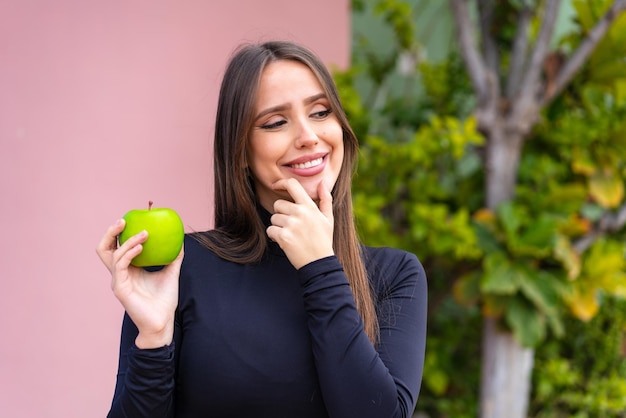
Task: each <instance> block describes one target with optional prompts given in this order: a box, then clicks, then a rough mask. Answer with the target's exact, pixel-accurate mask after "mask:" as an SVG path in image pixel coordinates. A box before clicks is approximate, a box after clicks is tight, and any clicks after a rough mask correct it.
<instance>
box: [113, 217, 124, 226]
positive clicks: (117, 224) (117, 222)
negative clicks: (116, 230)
mask: <svg viewBox="0 0 626 418" xmlns="http://www.w3.org/2000/svg"><path fill="white" fill-rule="evenodd" d="M121 224H122V219H121V218H120V219H118V220H117V221H115V226H119V225H121Z"/></svg>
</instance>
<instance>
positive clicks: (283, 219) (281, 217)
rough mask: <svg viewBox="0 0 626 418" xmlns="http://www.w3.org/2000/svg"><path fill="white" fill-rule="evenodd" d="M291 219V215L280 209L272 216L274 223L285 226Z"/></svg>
mask: <svg viewBox="0 0 626 418" xmlns="http://www.w3.org/2000/svg"><path fill="white" fill-rule="evenodd" d="M288 221H289V216H288V215H287V214H285V213H284V212H281V211H280V210H276V211H275V213H274V214H273V215H272V217H271V218H270V222H271V223H272V225H275V226H280V227H285V226H286V225H287V222H288Z"/></svg>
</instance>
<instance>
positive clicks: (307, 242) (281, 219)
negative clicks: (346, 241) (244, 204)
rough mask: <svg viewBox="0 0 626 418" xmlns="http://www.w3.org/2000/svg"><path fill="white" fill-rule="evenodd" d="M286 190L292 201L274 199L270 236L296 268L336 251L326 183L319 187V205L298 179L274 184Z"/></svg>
mask: <svg viewBox="0 0 626 418" xmlns="http://www.w3.org/2000/svg"><path fill="white" fill-rule="evenodd" d="M272 187H273V188H274V189H275V190H285V191H287V193H289V195H291V197H292V198H293V200H294V201H293V202H289V201H287V200H282V199H279V200H277V201H276V202H274V214H273V215H272V218H271V222H272V225H270V226H269V227H268V228H267V236H268V237H270V239H272V240H274V241H276V242H277V243H278V245H280V247H281V248H282V249H283V251H284V252H285V254H286V255H287V258H289V261H290V262H291V264H293V266H294V267H295V268H296V269H299V268H301V267H303V266H305V265H306V264H308V263H310V262H312V261H315V260H319V259H321V258H324V257H328V256H331V255H334V254H335V252H334V250H333V228H334V219H333V198H332V195H331V194H330V191H329V190H328V189H327V188H326V186H325V185H324V183H323V182H322V181H320V183H319V185H318V186H317V193H318V196H319V207H318V205H316V204H315V202H314V201H313V199H311V197H310V196H309V195H308V194H307V192H306V191H305V190H304V188H303V187H302V185H301V184H300V182H299V181H298V180H296V179H293V178H290V179H283V180H279V181H277V182H276V183H274V184H273V185H272Z"/></svg>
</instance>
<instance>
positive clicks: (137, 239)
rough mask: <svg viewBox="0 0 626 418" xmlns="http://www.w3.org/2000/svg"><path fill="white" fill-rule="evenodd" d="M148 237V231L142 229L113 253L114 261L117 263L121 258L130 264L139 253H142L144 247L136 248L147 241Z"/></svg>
mask: <svg viewBox="0 0 626 418" xmlns="http://www.w3.org/2000/svg"><path fill="white" fill-rule="evenodd" d="M147 239H148V231H145V230H144V231H141V232H140V233H138V234H136V235H133V236H132V237H130V238H128V239H127V240H126V242H124V244H122V245H121V246H120V247H119V248H118V249H117V250H116V251H115V252H114V253H113V263H114V264H115V263H117V262H119V261H121V260H124V261H125V264H126V265H127V264H130V261H131V260H132V259H133V258H135V256H137V255H138V254H139V253H141V251H142V248H136V247H137V246H139V247H141V244H143V243H144V242H146V240H147ZM129 252H130V253H131V255H130V259H129V258H128V257H129V256H127V254H128V253H129Z"/></svg>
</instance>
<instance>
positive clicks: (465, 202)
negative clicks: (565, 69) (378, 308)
mask: <svg viewBox="0 0 626 418" xmlns="http://www.w3.org/2000/svg"><path fill="white" fill-rule="evenodd" d="M518 3H520V2H519V1H516V0H509V1H498V2H497V13H498V16H499V19H497V21H498V22H499V25H500V26H499V28H498V32H497V33H498V39H497V41H498V44H499V45H501V47H502V54H503V60H507V59H508V58H507V57H506V53H507V52H508V51H509V50H510V43H511V42H512V36H513V32H514V30H513V29H514V25H515V21H516V20H515V19H516V18H515V15H516V13H517V11H518V8H519V4H518ZM534 3H537V4H536V5H537V7H540V6H541V1H540V0H536V1H535V2H534ZM608 3H609V1H607V0H571V1H565V2H564V4H563V6H562V8H561V16H559V25H558V31H557V35H556V36H555V40H554V42H553V52H552V54H551V57H552V58H553V59H555V60H556V62H557V63H558V58H559V57H560V56H561V55H562V54H566V53H568V52H569V51H571V50H572V49H574V48H575V47H576V46H577V45H578V43H579V42H580V41H581V39H582V38H583V37H584V36H585V35H586V34H587V33H588V31H589V30H590V28H591V27H592V26H593V24H594V23H595V22H596V21H597V20H598V18H599V17H600V16H601V15H602V12H603V11H604V10H606V7H607V5H608ZM448 7H449V5H448V3H447V2H431V1H427V0H354V1H353V31H354V33H353V63H352V66H351V68H350V69H348V70H346V71H335V80H336V82H337V85H338V87H339V90H340V94H341V97H342V101H343V103H344V106H345V109H346V112H347V114H348V117H349V119H350V120H351V122H352V125H353V128H354V130H355V132H356V134H357V136H358V138H359V140H360V142H361V157H360V161H359V168H358V172H357V175H356V176H355V181H354V190H353V194H354V207H355V214H356V218H357V223H358V226H359V229H360V232H361V235H362V238H363V241H364V242H365V243H366V244H367V245H374V246H379V245H382V246H392V247H399V248H404V249H406V250H409V251H411V252H414V253H415V254H417V255H418V257H419V258H420V259H421V261H422V262H423V264H424V266H425V269H426V271H427V274H428V277H429V332H428V340H427V355H426V363H425V370H424V380H423V385H422V391H421V394H420V399H419V402H418V407H417V411H420V412H421V413H424V414H426V415H427V416H429V417H475V416H476V414H477V410H478V402H479V387H480V383H479V380H480V361H481V350H480V343H481V324H482V318H483V316H493V317H497V318H501V319H502V321H503V323H504V324H505V325H506V326H508V327H509V328H510V329H511V331H512V332H513V333H514V335H515V337H516V338H517V339H518V341H520V343H522V344H523V345H525V346H530V347H535V348H536V357H535V367H534V371H533V378H532V381H533V389H532V397H531V400H530V413H531V416H533V417H581V418H582V417H626V412H625V411H626V303H625V301H624V298H625V297H626V261H625V257H624V255H625V250H626V248H625V242H626V241H625V238H626V230H625V228H624V227H623V226H621V227H619V228H617V229H615V230H612V231H610V233H605V234H598V236H594V231H595V230H594V227H595V226H596V225H597V224H598V222H600V221H601V220H602V219H603V217H607V216H611V215H614V214H615V213H614V211H616V210H618V209H619V208H620V207H622V206H623V205H624V181H625V179H626V16H622V17H621V18H620V19H618V20H617V21H616V22H615V23H614V25H613V27H612V29H611V30H610V32H609V34H608V35H607V36H606V37H605V38H604V39H603V40H602V42H601V44H600V45H599V46H598V48H597V49H596V51H595V52H594V54H593V55H592V56H591V58H590V59H589V60H588V62H587V64H586V65H585V67H584V69H583V71H582V72H581V73H579V75H578V76H577V77H576V78H575V80H574V82H573V83H571V84H570V86H569V87H568V88H567V89H566V91H565V92H563V93H562V94H561V95H560V96H559V97H558V98H557V99H556V100H555V101H553V102H552V103H551V104H550V105H549V107H548V108H546V109H545V111H544V114H543V118H542V121H541V122H540V123H539V124H538V125H537V126H536V127H535V129H534V130H533V132H532V134H531V135H532V136H531V138H530V139H529V140H528V141H527V142H526V145H525V148H524V151H523V156H522V161H521V165H520V170H519V173H518V183H517V189H516V193H515V199H513V200H512V201H509V202H506V203H505V204H503V205H501V206H499V207H498V209H497V210H494V211H490V210H487V209H485V207H484V202H485V197H484V178H483V175H484V167H483V154H482V151H483V145H484V138H483V137H482V135H481V134H480V133H479V132H477V130H476V123H475V120H474V118H473V115H472V111H473V109H474V103H475V97H474V96H473V92H472V89H471V85H470V82H469V80H468V76H467V74H466V72H465V69H464V66H463V63H462V61H461V59H460V57H459V54H458V50H457V49H456V47H455V41H454V36H453V31H454V27H453V23H452V19H451V17H450V11H449V9H448ZM592 236H593V238H594V239H593V240H592V241H591V243H590V245H587V246H586V248H585V247H582V246H581V245H582V244H581V243H582V241H583V240H585V239H588V238H589V237H592ZM581 248H582V250H581Z"/></svg>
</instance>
